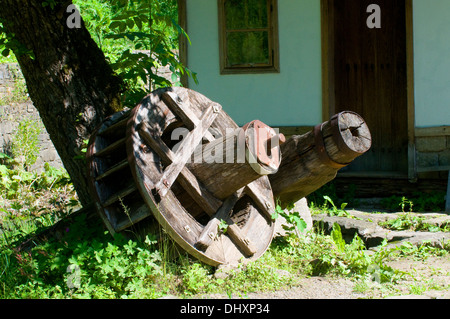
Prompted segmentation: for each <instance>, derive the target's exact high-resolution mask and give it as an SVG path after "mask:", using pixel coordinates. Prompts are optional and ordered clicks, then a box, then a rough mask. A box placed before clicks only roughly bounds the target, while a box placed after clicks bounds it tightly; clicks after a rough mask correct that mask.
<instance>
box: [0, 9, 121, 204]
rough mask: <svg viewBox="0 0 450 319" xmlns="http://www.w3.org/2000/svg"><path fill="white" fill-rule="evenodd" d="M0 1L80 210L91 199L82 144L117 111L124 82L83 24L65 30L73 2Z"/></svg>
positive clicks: (2, 18)
mask: <svg viewBox="0 0 450 319" xmlns="http://www.w3.org/2000/svg"><path fill="white" fill-rule="evenodd" d="M54 2H55V6H54V7H53V8H52V7H51V6H50V5H48V6H46V7H43V6H42V1H40V0H0V8H1V10H0V22H2V24H3V26H4V28H5V29H6V31H7V32H8V33H10V34H14V38H15V40H17V41H18V42H19V43H20V44H21V45H22V46H24V47H26V48H27V49H28V50H31V51H32V52H33V54H34V59H33V58H31V56H30V55H28V54H22V55H20V54H19V52H14V53H15V54H16V56H17V60H18V62H19V65H20V67H21V69H22V73H23V75H24V78H25V80H26V84H27V88H28V92H29V95H30V98H31V100H32V101H33V103H34V106H35V107H36V108H37V110H38V111H39V114H40V117H41V118H42V121H43V123H44V125H45V128H46V129H47V132H48V133H49V135H50V138H51V140H52V142H53V144H54V145H55V148H56V150H57V151H58V154H59V156H60V157H61V160H62V162H63V164H64V166H65V168H66V169H67V171H68V173H69V175H70V176H71V178H72V181H73V184H74V186H75V189H76V191H77V193H78V196H79V199H80V201H81V203H82V205H83V206H87V205H88V204H89V203H90V202H91V201H92V200H91V198H90V195H89V191H88V183H87V169H86V163H85V161H84V160H83V159H80V155H83V153H82V147H83V142H84V141H85V140H87V139H88V138H89V136H90V134H91V133H92V132H93V130H94V129H95V127H96V126H97V125H99V124H100V123H101V122H102V121H103V120H104V119H105V118H106V117H107V116H108V115H110V114H112V113H114V112H116V111H117V110H119V109H120V108H121V101H120V93H122V92H123V88H124V85H123V82H122V80H121V79H120V78H119V77H118V76H116V75H115V74H114V73H113V71H112V69H111V67H110V66H109V64H108V63H107V61H106V59H105V56H104V54H103V52H102V51H101V50H100V49H99V48H98V46H97V44H96V43H95V42H94V41H93V39H92V38H91V35H90V34H89V32H88V30H87V29H86V28H85V25H84V22H83V21H82V22H81V27H80V28H72V29H71V28H69V27H68V25H67V20H68V18H69V16H70V15H71V14H72V12H69V13H67V12H66V11H67V7H68V6H69V5H70V4H71V3H72V1H65V0H56V1H54Z"/></svg>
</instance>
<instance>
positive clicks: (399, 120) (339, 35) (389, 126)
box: [328, 0, 408, 176]
mask: <svg viewBox="0 0 450 319" xmlns="http://www.w3.org/2000/svg"><path fill="white" fill-rule="evenodd" d="M372 3H376V4H378V5H379V6H380V9H381V28H373V29H371V28H369V27H368V26H367V18H368V17H369V16H370V15H371V13H367V8H368V6H369V5H370V4H372ZM328 12H329V14H330V18H331V19H330V22H329V24H330V27H331V37H330V39H331V41H332V43H330V47H332V48H333V52H332V53H331V59H332V60H331V61H330V64H331V65H332V66H333V69H332V70H333V71H332V73H331V78H330V80H331V81H332V82H333V83H331V84H330V87H331V88H333V86H334V96H333V97H332V98H331V99H332V103H330V109H331V110H330V111H331V112H332V113H338V112H341V111H344V110H351V111H355V112H357V113H358V114H360V115H361V116H362V117H363V118H364V119H365V120H366V122H367V124H368V125H369V128H370V130H371V134H372V148H371V149H370V151H369V152H368V153H366V154H365V155H363V156H361V157H360V158H358V159H356V160H355V161H354V162H353V163H352V164H351V165H349V166H348V167H347V168H345V169H343V171H345V170H346V171H351V172H360V173H362V172H368V173H370V174H376V175H385V176H389V175H397V174H402V175H403V174H406V173H407V170H408V123H407V76H406V22H405V19H406V14H405V0H377V1H373V0H329V9H328ZM333 55H334V56H333ZM332 94H333V93H331V95H332ZM333 108H334V110H333Z"/></svg>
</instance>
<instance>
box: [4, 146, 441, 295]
mask: <svg viewBox="0 0 450 319" xmlns="http://www.w3.org/2000/svg"><path fill="white" fill-rule="evenodd" d="M2 157H3V160H4V161H5V160H8V157H7V156H5V155H2ZM1 170H2V173H1V174H2V177H3V176H8V177H7V178H6V179H12V178H11V175H13V174H15V175H19V174H24V176H26V177H24V178H23V180H22V181H21V182H20V183H19V184H18V187H17V191H16V192H15V193H11V194H9V198H7V197H5V194H8V188H7V187H6V186H4V185H3V184H2V185H3V186H2V187H1V190H2V193H1V194H2V205H1V207H3V208H2V209H1V211H0V221H1V222H0V225H1V229H0V234H1V235H0V236H1V238H0V298H101V299H110V298H111V299H112V298H141V299H142V298H158V297H161V296H164V295H167V294H172V295H177V296H180V297H191V296H199V295H202V294H207V293H226V294H228V296H230V297H232V296H240V297H244V298H245V297H246V296H247V294H248V293H250V292H259V291H267V290H279V289H283V288H285V289H288V288H289V287H292V286H293V285H296V283H297V281H298V280H299V279H301V278H302V277H304V276H312V275H322V276H323V275H327V276H344V277H347V278H350V279H352V280H356V281H358V282H359V287H360V289H362V288H361V287H367V286H368V283H376V284H381V285H390V284H393V283H396V282H398V281H399V280H401V279H403V278H404V277H405V276H406V275H407V274H406V273H402V272H399V271H396V270H394V269H392V268H391V267H389V266H387V265H386V261H387V260H388V259H389V258H393V256H395V255H396V256H399V257H401V256H413V257H414V258H418V259H420V258H426V257H428V256H439V255H441V256H445V254H447V251H446V250H442V249H438V248H433V247H429V246H428V245H422V246H420V247H416V246H413V245H410V244H408V243H405V244H403V245H402V246H400V247H399V248H395V249H390V248H387V243H386V242H384V243H383V244H382V245H381V246H380V247H378V248H377V250H376V251H375V252H368V251H367V250H366V249H365V246H364V243H363V241H362V240H361V239H360V238H359V237H358V236H355V237H354V238H353V240H352V242H350V243H349V244H347V243H346V242H345V241H344V239H343V237H342V233H341V230H340V227H339V226H338V225H337V224H335V225H334V226H333V231H332V233H331V234H330V235H325V234H323V233H322V232H321V231H319V230H317V229H313V230H310V231H308V232H306V231H304V229H303V227H304V226H305V225H304V224H303V223H304V221H303V220H301V217H300V216H299V215H298V213H296V212H295V211H293V208H292V207H288V209H287V210H286V211H283V210H281V208H280V207H279V206H278V207H277V210H276V213H277V214H278V216H283V217H285V219H286V220H287V221H288V225H287V229H288V232H289V234H288V236H286V237H282V238H280V237H279V238H275V239H274V240H273V241H272V244H271V245H270V247H269V249H268V250H267V252H266V253H265V254H264V255H263V256H261V257H260V258H259V259H258V260H256V261H253V262H249V263H242V264H240V265H239V267H238V268H237V269H235V270H231V271H230V272H229V273H228V276H227V277H225V278H223V277H222V278H216V277H215V276H214V271H215V269H214V267H211V266H208V265H205V264H202V263H201V262H199V261H197V260H192V259H191V258H190V257H189V256H187V255H186V253H174V252H176V246H175V244H174V243H173V242H172V241H171V239H170V238H169V237H168V236H167V234H165V233H164V232H163V231H160V233H159V234H155V235H153V236H150V235H147V236H146V237H145V238H144V239H143V240H139V239H129V238H126V237H125V236H123V235H116V236H114V237H112V236H110V235H109V233H108V232H105V231H104V229H103V227H102V225H101V224H96V225H90V226H89V227H88V221H87V220H86V215H80V216H78V217H74V218H71V219H72V221H71V222H70V223H68V224H67V227H66V228H65V230H64V231H63V233H61V234H60V236H59V237H56V236H55V237H54V238H50V239H48V240H40V241H36V242H34V245H32V247H31V248H30V249H24V248H20V246H18V245H17V244H18V243H20V242H22V241H23V240H24V239H26V238H32V237H30V235H33V234H35V233H36V232H38V231H39V229H42V228H44V227H49V226H51V225H53V224H54V223H55V222H57V221H58V220H59V219H60V218H61V216H62V215H64V214H67V213H68V212H63V211H62V210H63V209H67V208H68V206H70V205H69V202H68V201H67V200H66V201H62V202H60V203H59V205H57V204H56V203H53V204H54V205H49V206H46V205H42V203H43V197H42V196H40V195H39V194H40V193H41V192H43V191H44V189H47V190H49V191H51V192H52V193H54V194H56V195H58V196H59V195H61V193H63V192H64V189H65V188H66V187H68V185H69V184H68V183H69V180H68V179H67V175H66V173H64V172H63V171H60V170H55V169H52V168H50V167H48V166H47V170H46V171H45V172H43V173H42V174H40V175H33V176H31V175H29V174H35V173H30V172H26V171H24V170H23V169H22V170H19V169H13V168H11V167H8V166H7V165H3V164H2V166H1ZM4 172H6V175H4ZM27 176H29V177H27ZM2 180H3V179H2ZM15 181H16V180H13V181H11V182H15ZM27 193H32V194H33V195H32V196H33V197H34V201H37V200H40V201H41V204H36V203H34V201H30V202H26V200H25V198H24V197H25V196H26V195H25V194H27ZM46 196H47V197H46V198H47V199H50V198H51V197H50V196H49V195H48V194H47V195H46ZM39 206H41V207H42V208H40V209H35V208H33V207H36V208H38V207H39ZM69 210H70V209H69ZM32 242H33V241H32ZM448 248H449V247H447V248H446V249H447V250H448ZM364 289H367V288H364ZM411 289H413V288H411ZM417 289H418V288H417Z"/></svg>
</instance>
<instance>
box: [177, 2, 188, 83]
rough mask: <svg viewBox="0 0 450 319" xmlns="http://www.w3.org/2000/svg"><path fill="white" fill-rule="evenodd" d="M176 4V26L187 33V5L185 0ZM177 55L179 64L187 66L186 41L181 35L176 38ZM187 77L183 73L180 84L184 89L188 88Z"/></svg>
mask: <svg viewBox="0 0 450 319" xmlns="http://www.w3.org/2000/svg"><path fill="white" fill-rule="evenodd" d="M177 3H178V25H179V26H180V27H181V28H182V29H183V30H184V31H185V32H186V33H187V32H188V29H187V27H188V24H187V5H186V0H177ZM178 47H179V52H178V55H179V57H180V62H181V64H183V65H184V66H188V41H187V39H186V37H185V36H184V35H183V34H180V35H179V37H178ZM188 78H189V77H188V75H187V74H186V73H184V74H183V75H182V76H181V79H180V82H181V85H183V86H184V87H186V88H187V87H189V80H188Z"/></svg>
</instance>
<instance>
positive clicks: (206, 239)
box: [195, 188, 257, 257]
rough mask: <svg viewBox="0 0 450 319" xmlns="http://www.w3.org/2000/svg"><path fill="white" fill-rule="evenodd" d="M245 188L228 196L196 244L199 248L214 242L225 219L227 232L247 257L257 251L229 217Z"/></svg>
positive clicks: (205, 247) (203, 248)
mask: <svg viewBox="0 0 450 319" xmlns="http://www.w3.org/2000/svg"><path fill="white" fill-rule="evenodd" d="M243 190H244V189H243V188H242V189H240V190H239V191H237V192H236V193H234V194H233V195H231V196H230V197H228V198H227V199H226V200H225V201H224V203H223V205H222V207H221V208H220V209H219V210H218V211H217V213H216V214H215V215H214V216H213V218H211V220H210V221H209V222H208V224H207V225H206V226H205V228H204V229H203V231H202V233H201V234H200V236H199V238H198V240H197V243H196V244H195V246H196V247H197V248H198V249H200V250H206V249H207V248H208V247H209V246H210V245H211V244H212V242H213V241H214V240H215V239H216V238H217V234H218V232H219V224H220V223H221V221H222V220H223V221H225V222H226V223H227V225H228V226H227V231H226V234H227V235H229V236H230V238H231V240H232V241H233V243H234V244H235V245H236V246H237V247H238V248H239V249H241V250H242V252H243V253H244V254H245V255H246V256H247V257H249V256H253V255H254V254H255V253H256V251H257V250H256V248H255V246H254V245H253V243H252V242H251V241H250V240H249V239H248V238H247V237H245V236H244V235H243V234H242V232H241V229H240V228H239V227H238V226H237V225H236V224H235V223H233V221H232V220H231V219H230V218H229V215H230V213H231V211H232V210H233V207H234V206H235V204H236V203H237V201H238V200H239V198H240V197H241V195H242V193H243Z"/></svg>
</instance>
